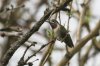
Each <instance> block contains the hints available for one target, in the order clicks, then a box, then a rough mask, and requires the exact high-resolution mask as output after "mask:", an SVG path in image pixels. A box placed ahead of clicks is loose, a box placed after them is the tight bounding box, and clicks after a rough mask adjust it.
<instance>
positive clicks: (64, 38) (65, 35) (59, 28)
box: [49, 19, 74, 48]
mask: <svg viewBox="0 0 100 66" xmlns="http://www.w3.org/2000/svg"><path fill="white" fill-rule="evenodd" d="M49 24H50V25H51V27H52V29H53V31H54V35H55V37H56V38H57V40H59V41H61V42H64V43H65V44H66V46H68V47H71V48H72V47H74V45H73V41H72V39H71V36H70V34H69V30H66V29H65V27H64V26H63V25H61V24H59V23H58V21H57V20H55V19H52V20H51V21H49Z"/></svg>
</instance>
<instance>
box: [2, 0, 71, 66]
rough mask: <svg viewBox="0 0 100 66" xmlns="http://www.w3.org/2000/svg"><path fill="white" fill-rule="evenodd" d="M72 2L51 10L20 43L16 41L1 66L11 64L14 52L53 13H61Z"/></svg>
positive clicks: (67, 1) (66, 2) (69, 0)
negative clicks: (10, 60)
mask: <svg viewBox="0 0 100 66" xmlns="http://www.w3.org/2000/svg"><path fill="white" fill-rule="evenodd" d="M71 1H72V0H66V1H65V2H64V3H63V4H61V5H60V6H59V7H58V8H56V9H52V10H50V11H49V12H48V13H47V14H45V15H44V16H43V17H42V18H41V19H40V20H39V21H38V22H37V23H36V25H35V26H33V28H32V29H31V30H30V31H29V32H27V33H26V34H25V35H24V36H23V37H22V38H20V39H19V40H18V41H16V42H15V43H14V44H12V46H11V48H10V49H8V51H7V52H6V54H5V55H4V57H3V58H2V62H0V64H1V66H6V65H7V64H8V62H9V59H10V58H11V57H12V56H13V54H14V52H15V51H16V50H17V49H18V48H19V47H20V46H21V45H22V44H24V43H25V42H26V41H27V40H28V39H29V37H30V36H31V35H32V34H34V33H35V32H36V31H38V30H39V28H40V27H41V25H42V24H43V23H44V21H46V20H47V19H48V18H49V16H50V14H51V13H52V12H53V14H54V13H56V12H59V11H60V10H61V9H62V8H64V7H66V6H67V5H68V4H69V3H70V2H71Z"/></svg>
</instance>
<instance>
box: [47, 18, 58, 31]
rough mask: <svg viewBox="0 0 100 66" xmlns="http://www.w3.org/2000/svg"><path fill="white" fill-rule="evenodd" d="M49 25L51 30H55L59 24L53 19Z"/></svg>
mask: <svg viewBox="0 0 100 66" xmlns="http://www.w3.org/2000/svg"><path fill="white" fill-rule="evenodd" d="M49 23H50V25H51V27H52V28H53V29H55V28H56V27H57V25H59V24H58V21H57V20H55V19H52V20H51V21H50V22H49Z"/></svg>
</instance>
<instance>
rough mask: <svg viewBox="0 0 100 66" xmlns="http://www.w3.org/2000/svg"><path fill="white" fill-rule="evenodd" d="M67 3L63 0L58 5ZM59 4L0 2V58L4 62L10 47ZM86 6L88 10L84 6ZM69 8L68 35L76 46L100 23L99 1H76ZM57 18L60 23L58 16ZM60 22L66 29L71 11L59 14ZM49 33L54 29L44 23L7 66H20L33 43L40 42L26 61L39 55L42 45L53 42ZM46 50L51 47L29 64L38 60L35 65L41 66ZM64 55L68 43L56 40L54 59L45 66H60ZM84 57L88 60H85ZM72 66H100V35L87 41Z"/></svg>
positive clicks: (22, 0)
mask: <svg viewBox="0 0 100 66" xmlns="http://www.w3.org/2000/svg"><path fill="white" fill-rule="evenodd" d="M64 1H65V0H60V3H58V4H57V6H59V5H60V4H61V3H63V2H64ZM57 2H58V0H0V59H2V57H3V56H4V54H5V53H6V51H7V50H8V49H9V48H10V46H11V44H13V43H14V42H15V41H17V40H18V39H19V38H20V37H22V36H23V35H24V34H26V33H27V32H28V31H29V30H30V29H31V28H32V27H33V26H34V25H35V24H36V23H37V22H38V21H39V20H40V19H41V17H42V16H44V11H45V10H46V9H47V8H50V9H52V8H55V7H56V6H55V4H56V3H57ZM85 3H87V4H86V7H84V4H85ZM70 7H71V14H70V17H71V18H70V20H69V22H70V23H69V30H70V32H69V33H70V35H71V37H72V40H73V43H74V46H76V43H77V42H78V40H80V39H82V38H83V37H85V36H87V35H88V34H89V33H90V31H91V30H93V28H94V27H95V26H96V23H98V22H100V21H99V20H100V8H99V7H100V0H73V2H72V6H70V5H69V6H68V8H70ZM84 11H85V13H84V16H83V18H82V17H81V14H82V13H83V12H84ZM52 18H53V19H54V18H55V15H53V17H52ZM56 19H57V20H58V21H59V22H60V20H59V14H57V16H56ZM60 19H61V24H62V25H64V26H65V28H66V29H67V26H68V19H69V14H68V12H67V11H60ZM81 19H82V22H83V24H82V28H81V32H80V37H78V33H77V32H78V29H79V24H80V23H79V22H80V20H81ZM48 30H51V26H50V25H49V23H47V22H45V23H44V24H43V25H42V26H41V27H40V29H39V31H38V32H36V33H35V34H33V35H32V36H31V37H30V38H29V39H28V41H26V42H25V44H23V45H22V46H21V47H19V48H18V49H17V51H16V52H15V53H14V55H13V57H12V58H11V59H10V61H9V64H8V66H17V65H18V61H19V60H20V58H21V57H22V55H23V53H24V51H25V49H26V48H27V46H29V45H31V43H32V42H37V44H36V45H35V46H32V47H30V49H29V50H28V51H27V53H26V54H25V59H27V58H28V56H30V55H32V54H33V53H34V52H36V51H37V50H38V49H39V48H40V47H41V46H42V45H44V44H47V43H48V42H49V41H50V38H49V37H48V35H47V31H48ZM47 48H48V47H45V48H44V49H42V50H41V51H40V52H38V53H37V54H36V56H34V57H32V58H31V59H30V60H29V62H32V61H34V60H36V59H39V60H37V61H34V62H33V66H39V63H40V62H41V59H42V57H43V55H44V53H45V51H46V50H47ZM65 53H66V49H65V44H64V43H62V42H60V41H58V40H56V42H55V45H54V48H53V51H52V53H51V56H50V58H49V60H48V61H47V62H46V64H45V65H44V66H57V64H58V63H59V62H60V61H61V59H62V57H63V56H64V54H65ZM86 54H87V55H86ZM84 56H85V57H84ZM83 58H86V59H85V60H84V61H82V59H83ZM81 61H82V62H81ZM82 63H83V64H82ZM81 64H82V65H81ZM26 66H27V65H26ZM69 66H100V35H99V36H97V37H96V38H93V39H91V40H90V41H88V42H87V44H86V45H85V46H84V47H83V48H82V49H81V50H79V52H78V53H77V54H75V55H74V56H73V57H72V59H71V60H70V64H69Z"/></svg>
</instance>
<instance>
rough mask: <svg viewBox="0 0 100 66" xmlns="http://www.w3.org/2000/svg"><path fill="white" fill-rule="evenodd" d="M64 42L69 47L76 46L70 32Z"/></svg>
mask: <svg viewBox="0 0 100 66" xmlns="http://www.w3.org/2000/svg"><path fill="white" fill-rule="evenodd" d="M64 42H65V43H66V44H67V46H68V47H71V48H72V47H74V44H73V41H72V39H71V36H70V34H67V36H66V38H65V40H64Z"/></svg>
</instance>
